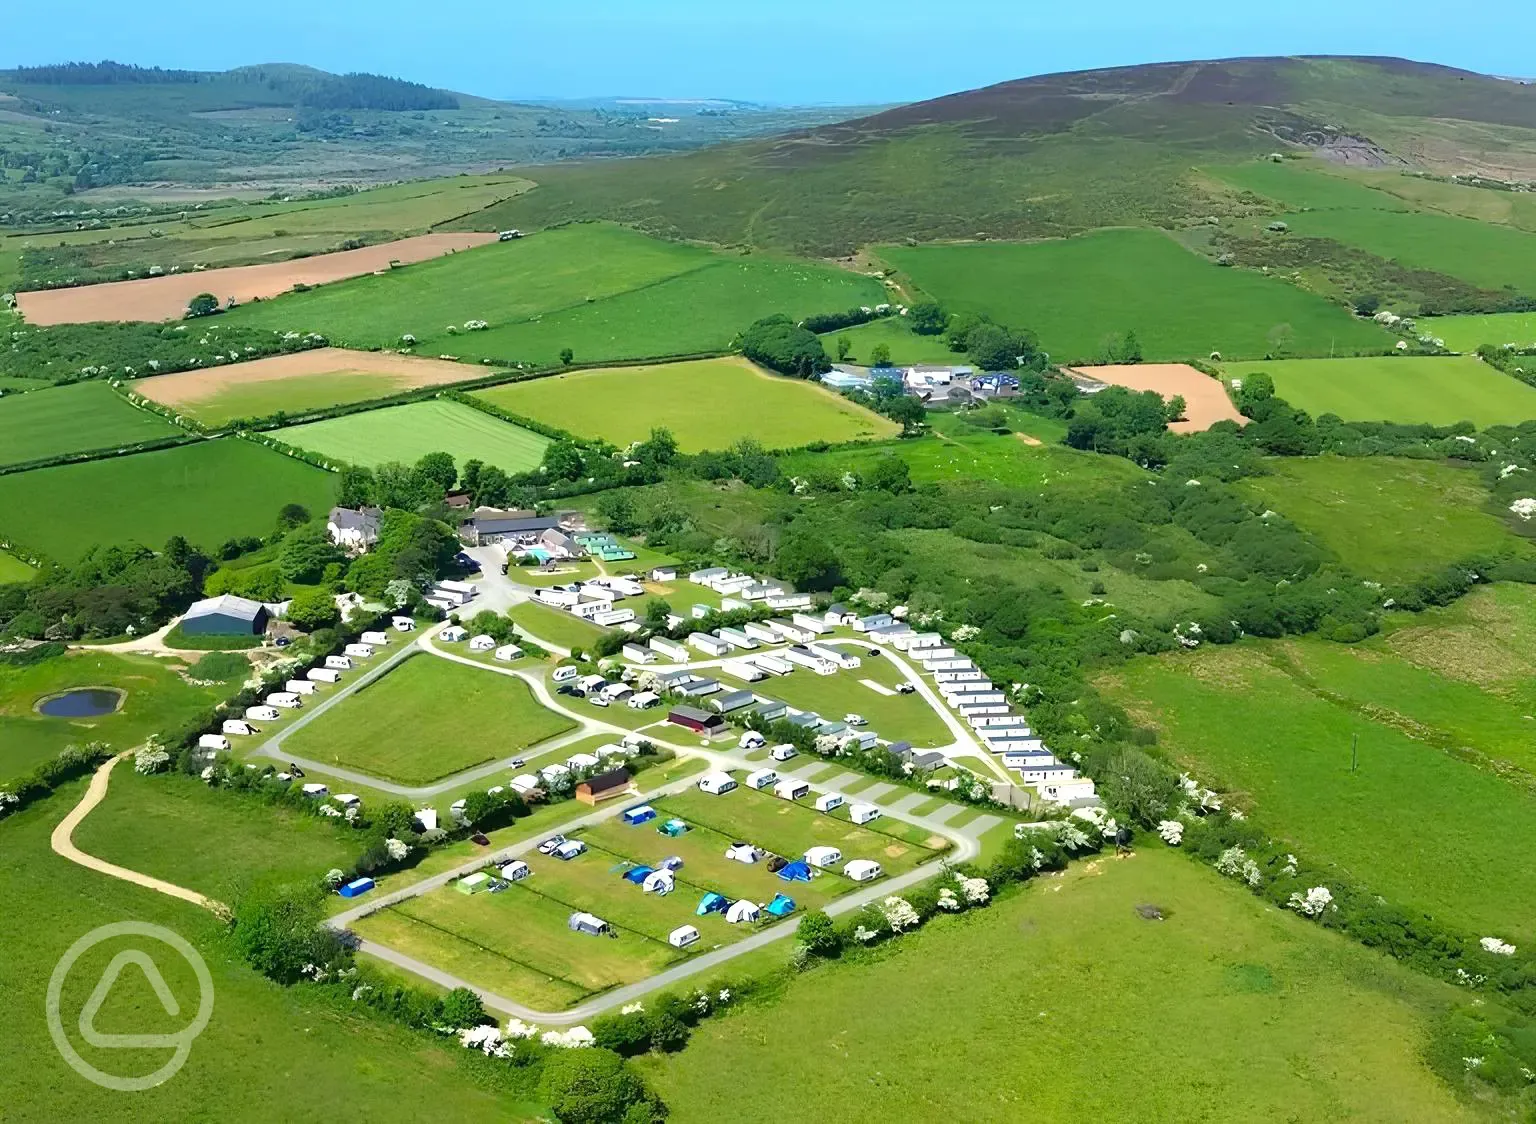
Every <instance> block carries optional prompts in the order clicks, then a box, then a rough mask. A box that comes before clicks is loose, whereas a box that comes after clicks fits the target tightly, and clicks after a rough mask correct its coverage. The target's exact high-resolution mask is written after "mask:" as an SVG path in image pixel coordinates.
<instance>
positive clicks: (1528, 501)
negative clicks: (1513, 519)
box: [1509, 496, 1536, 520]
mask: <svg viewBox="0 0 1536 1124" xmlns="http://www.w3.org/2000/svg"><path fill="white" fill-rule="evenodd" d="M1509 510H1510V511H1512V512H1514V513H1515V514H1516V515H1518V516H1519V517H1520V518H1521V519H1527V520H1529V519H1531V518H1536V499H1532V498H1531V497H1529V496H1525V497H1522V498H1521V499H1518V500H1516V501H1515V502H1514V503H1512V504H1510V505H1509Z"/></svg>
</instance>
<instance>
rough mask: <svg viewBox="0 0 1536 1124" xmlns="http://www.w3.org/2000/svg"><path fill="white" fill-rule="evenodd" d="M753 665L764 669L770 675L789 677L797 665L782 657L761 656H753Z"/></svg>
mask: <svg viewBox="0 0 1536 1124" xmlns="http://www.w3.org/2000/svg"><path fill="white" fill-rule="evenodd" d="M752 663H753V664H754V665H755V666H757V667H760V668H762V669H763V670H764V671H766V672H767V673H768V674H769V675H788V674H789V673H790V672H791V671H794V670H795V665H794V664H792V663H790V662H789V661H788V660H786V659H784V657H782V656H770V655H766V654H765V655H761V656H753V657H752Z"/></svg>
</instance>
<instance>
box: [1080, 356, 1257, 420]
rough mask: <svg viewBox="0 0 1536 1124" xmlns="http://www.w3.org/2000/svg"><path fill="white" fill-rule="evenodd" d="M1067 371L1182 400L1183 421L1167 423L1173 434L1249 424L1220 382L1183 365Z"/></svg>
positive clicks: (1133, 364)
mask: <svg viewBox="0 0 1536 1124" xmlns="http://www.w3.org/2000/svg"><path fill="white" fill-rule="evenodd" d="M1067 370H1068V371H1069V372H1071V373H1072V374H1074V375H1082V376H1083V377H1084V378H1089V379H1097V380H1098V381H1099V382H1107V383H1109V384H1110V385H1112V386H1123V387H1125V388H1127V389H1128V390H1136V391H1141V390H1155V391H1157V393H1159V394H1161V395H1162V396H1163V397H1164V398H1172V397H1173V396H1174V395H1176V394H1178V395H1183V397H1184V420H1183V421H1176V422H1169V423H1168V428H1169V429H1171V430H1173V431H1174V432H1175V433H1199V432H1201V431H1202V430H1206V429H1210V428H1211V426H1213V425H1215V424H1216V423H1217V422H1219V421H1233V422H1236V423H1237V424H1238V425H1246V424H1248V419H1247V418H1245V417H1243V415H1242V414H1240V413H1238V412H1237V407H1236V406H1234V405H1232V400H1231V399H1230V398H1228V397H1227V392H1226V389H1225V388H1224V387H1223V386H1222V385H1221V383H1220V382H1219V381H1218V380H1216V379H1213V378H1211V377H1210V376H1209V375H1206V374H1202V373H1201V372H1200V371H1197V370H1195V369H1194V368H1193V367H1191V366H1189V365H1188V364H1186V363H1126V364H1117V365H1113V366H1106V367H1069V368H1067Z"/></svg>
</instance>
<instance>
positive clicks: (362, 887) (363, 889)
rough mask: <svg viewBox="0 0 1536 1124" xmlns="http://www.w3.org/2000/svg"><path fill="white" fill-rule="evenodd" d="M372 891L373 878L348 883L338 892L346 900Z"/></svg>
mask: <svg viewBox="0 0 1536 1124" xmlns="http://www.w3.org/2000/svg"><path fill="white" fill-rule="evenodd" d="M371 889H373V879H372V878H358V879H355V880H353V881H351V882H348V883H347V884H346V885H345V886H343V887H342V888H341V889H340V890H337V891H336V892H337V893H338V894H340V895H341V896H342V897H344V898H356V897H360V896H362V895H363V894H366V893H367V892H368V891H369V890H371Z"/></svg>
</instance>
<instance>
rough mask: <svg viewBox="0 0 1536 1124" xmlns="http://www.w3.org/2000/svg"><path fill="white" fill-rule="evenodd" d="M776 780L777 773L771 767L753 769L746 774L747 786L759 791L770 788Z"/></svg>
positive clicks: (777, 777)
mask: <svg viewBox="0 0 1536 1124" xmlns="http://www.w3.org/2000/svg"><path fill="white" fill-rule="evenodd" d="M778 781H779V774H778V773H775V772H774V771H773V770H772V769H754V770H753V771H752V772H750V773H748V774H747V787H748V788H755V789H758V790H759V791H761V790H762V789H765V788H772V787H773V786H774V785H775V784H777V783H778Z"/></svg>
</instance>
